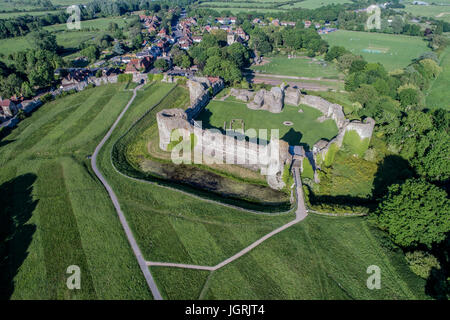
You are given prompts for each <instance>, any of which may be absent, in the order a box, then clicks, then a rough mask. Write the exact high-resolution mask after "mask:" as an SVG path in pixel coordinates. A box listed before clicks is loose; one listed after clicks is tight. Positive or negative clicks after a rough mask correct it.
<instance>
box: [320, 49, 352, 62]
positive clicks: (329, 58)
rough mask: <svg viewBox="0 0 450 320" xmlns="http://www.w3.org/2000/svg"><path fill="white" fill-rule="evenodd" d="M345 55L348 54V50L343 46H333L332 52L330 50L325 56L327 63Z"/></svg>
mask: <svg viewBox="0 0 450 320" xmlns="http://www.w3.org/2000/svg"><path fill="white" fill-rule="evenodd" d="M345 53H348V51H347V49H345V48H344V47H341V46H333V47H331V49H330V50H328V52H327V54H326V55H325V60H326V61H333V60H334V59H337V58H339V57H340V56H342V55H344V54H345Z"/></svg>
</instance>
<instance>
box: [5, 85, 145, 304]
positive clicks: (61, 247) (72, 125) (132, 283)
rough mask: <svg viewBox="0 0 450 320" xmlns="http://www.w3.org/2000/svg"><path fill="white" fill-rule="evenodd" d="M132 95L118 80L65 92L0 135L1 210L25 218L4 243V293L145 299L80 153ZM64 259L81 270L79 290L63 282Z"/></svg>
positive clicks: (110, 211) (125, 245)
mask: <svg viewBox="0 0 450 320" xmlns="http://www.w3.org/2000/svg"><path fill="white" fill-rule="evenodd" d="M130 97H131V92H129V91H126V92H125V91H123V90H121V86H120V85H108V86H103V87H99V88H94V89H87V90H85V91H83V92H81V93H78V94H75V95H70V96H66V97H64V98H61V99H58V100H56V101H53V102H50V103H47V104H45V105H44V106H42V107H41V108H40V109H39V110H37V111H36V112H35V113H33V114H32V116H31V117H29V118H27V119H25V120H24V121H22V122H20V124H19V126H18V128H16V129H15V130H13V132H12V133H11V134H10V135H9V136H7V137H5V138H4V139H3V140H2V141H1V144H2V146H1V152H0V163H1V169H0V183H1V184H2V187H3V188H5V186H8V187H7V188H6V192H8V191H9V192H10V193H11V195H10V196H9V197H8V196H5V195H4V194H3V193H2V209H3V208H4V207H5V204H6V205H10V206H12V211H11V212H14V214H16V215H19V214H20V215H21V216H22V217H25V218H24V219H23V227H22V229H23V232H19V233H18V234H17V235H16V236H15V237H14V238H13V240H12V241H11V243H10V245H9V248H10V253H11V257H13V258H14V261H11V262H10V264H9V266H10V268H11V269H10V271H11V272H12V274H8V275H7V279H6V280H5V278H3V277H2V278H1V280H2V287H3V285H4V283H3V281H9V280H8V278H12V277H13V278H14V280H13V287H12V289H11V290H8V292H6V293H5V294H6V296H5V298H8V297H9V296H10V297H11V298H12V299H150V298H151V296H150V294H149V291H148V289H147V286H146V283H145V280H144V278H143V277H142V276H141V271H140V269H139V266H138V264H137V261H136V259H135V257H134V255H133V253H132V251H131V248H130V247H129V245H128V242H127V240H126V238H125V234H124V232H123V231H122V228H121V225H120V223H119V220H118V218H117V214H116V212H115V210H114V207H113V206H112V204H111V201H110V199H109V197H108V194H107V193H106V191H105V189H104V187H103V186H102V185H101V184H100V183H99V181H98V180H97V179H96V178H95V176H94V174H93V172H92V170H91V168H90V161H89V160H88V159H87V158H86V157H87V156H88V155H90V154H91V153H92V152H93V150H94V148H95V146H96V145H97V144H98V142H99V141H100V139H101V138H102V137H103V136H104V135H105V133H106V131H107V129H108V128H109V127H110V126H111V125H112V123H113V121H114V120H115V119H116V117H117V116H118V114H119V113H120V111H121V110H122V109H123V107H124V105H125V104H126V102H127V101H128V99H129V98H130ZM8 182H9V184H7V183H8ZM2 211H3V210H2ZM3 213H4V212H2V214H3ZM70 265H77V266H79V267H80V268H81V290H68V289H67V287H66V284H65V283H66V279H67V277H68V275H67V274H66V269H67V267H68V266H70ZM2 276H5V273H3V272H2ZM2 294H3V293H2Z"/></svg>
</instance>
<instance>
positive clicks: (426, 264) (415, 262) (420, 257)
mask: <svg viewBox="0 0 450 320" xmlns="http://www.w3.org/2000/svg"><path fill="white" fill-rule="evenodd" d="M405 257H406V261H408V264H409V268H410V269H411V271H412V272H414V273H415V274H417V275H418V276H419V277H421V278H424V279H427V278H428V277H429V276H430V272H431V269H433V268H436V269H440V268H441V265H440V264H439V261H438V260H437V259H436V257H435V256H433V255H431V254H429V253H427V252H425V251H413V252H407V253H406V255H405Z"/></svg>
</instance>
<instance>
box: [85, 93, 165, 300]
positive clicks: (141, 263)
mask: <svg viewBox="0 0 450 320" xmlns="http://www.w3.org/2000/svg"><path fill="white" fill-rule="evenodd" d="M141 87H142V85H140V86H138V87H136V88H135V89H134V90H133V96H132V97H131V99H130V101H128V104H127V105H126V106H125V108H124V109H123V110H122V112H121V113H120V115H119V117H118V118H117V119H116V121H115V122H114V124H113V125H112V127H111V128H110V129H109V131H108V133H107V134H106V136H105V137H104V138H103V139H102V141H101V142H100V143H99V145H98V146H97V148H95V151H94V154H93V155H92V158H91V165H92V169H93V170H94V173H95V175H96V176H97V177H98V179H99V180H100V181H101V183H102V184H103V186H104V187H105V189H106V191H108V194H109V197H110V198H111V201H112V203H113V205H114V208H115V209H116V212H117V215H118V216H119V220H120V223H121V224H122V227H123V229H124V230H125V234H126V236H127V238H128V242H129V243H130V245H131V248H132V249H133V252H134V255H135V256H136V259H137V261H138V263H139V267H140V268H141V270H142V273H143V274H144V277H145V280H146V281H147V284H148V286H149V288H150V291H151V292H152V294H153V298H154V299H155V300H162V296H161V294H160V293H159V290H158V287H157V286H156V283H155V281H154V279H153V277H152V275H151V273H150V270H149V269H148V266H147V263H146V262H145V259H144V257H143V256H142V252H141V250H140V249H139V246H138V245H137V242H136V239H134V236H133V233H132V232H131V230H130V227H129V225H128V223H127V220H126V219H125V215H124V214H123V212H122V209H121V208H120V204H119V201H118V199H117V197H116V195H115V193H114V191H113V190H112V188H111V186H110V185H109V184H108V182H107V181H106V179H105V177H103V175H102V174H101V173H100V170H99V169H98V168H97V156H98V153H99V151H100V149H101V148H102V147H103V145H104V144H105V142H106V141H107V140H108V139H109V137H110V136H111V134H112V133H113V131H114V129H115V128H116V126H117V124H118V123H119V121H120V120H121V119H122V117H123V115H124V114H125V112H127V110H128V108H129V107H130V105H131V104H132V103H133V100H134V99H135V98H136V92H137V90H138V89H140V88H141Z"/></svg>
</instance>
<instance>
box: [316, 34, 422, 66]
mask: <svg viewBox="0 0 450 320" xmlns="http://www.w3.org/2000/svg"><path fill="white" fill-rule="evenodd" d="M322 37H323V39H325V40H326V41H328V43H329V44H330V46H343V47H345V48H347V49H348V50H350V51H351V52H352V53H354V54H360V55H362V56H363V57H364V58H365V59H366V60H367V61H369V62H380V63H381V64H383V65H384V66H385V68H386V69H387V70H388V71H391V70H395V69H399V68H403V67H406V66H407V65H408V64H409V63H410V62H411V61H412V60H413V59H415V58H417V57H419V56H420V55H421V54H422V53H424V52H427V51H430V49H429V48H428V47H427V43H426V42H425V41H424V40H423V39H422V38H421V37H411V36H402V35H390V34H382V33H368V32H357V31H344V30H339V31H336V32H332V33H329V34H326V35H323V36H322Z"/></svg>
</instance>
